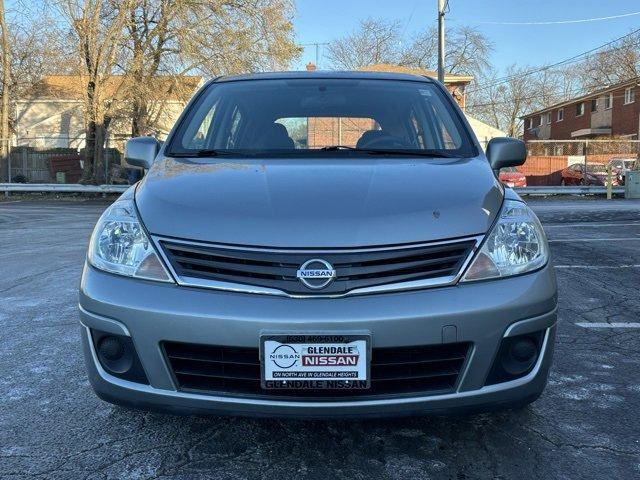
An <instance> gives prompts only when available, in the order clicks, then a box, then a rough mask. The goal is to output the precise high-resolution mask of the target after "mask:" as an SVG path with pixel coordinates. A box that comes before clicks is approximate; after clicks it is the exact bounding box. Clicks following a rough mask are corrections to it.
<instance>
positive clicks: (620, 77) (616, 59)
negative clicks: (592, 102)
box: [572, 32, 640, 91]
mask: <svg viewBox="0 0 640 480" xmlns="http://www.w3.org/2000/svg"><path fill="white" fill-rule="evenodd" d="M572 68H573V69H574V70H578V71H580V72H582V78H583V86H584V89H585V91H589V90H593V89H597V88H602V87H604V86H606V85H613V84H616V83H619V82H622V81H625V80H629V79H632V78H636V77H640V32H637V33H633V34H631V35H629V36H626V37H624V38H623V39H622V40H620V41H618V42H616V43H614V44H613V45H610V46H609V47H607V48H606V49H604V50H601V51H599V52H597V53H596V54H594V55H591V56H589V57H588V58H587V59H586V60H585V61H583V62H581V63H580V64H578V65H574V66H572Z"/></svg>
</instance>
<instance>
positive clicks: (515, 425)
mask: <svg viewBox="0 0 640 480" xmlns="http://www.w3.org/2000/svg"><path fill="white" fill-rule="evenodd" d="M530 203H531V204H532V206H533V207H534V209H535V210H536V212H537V213H538V214H539V216H540V218H541V220H542V222H543V224H544V226H545V229H546V231H547V233H548V236H549V238H550V242H551V243H550V245H551V250H552V254H553V258H554V262H555V264H556V266H557V274H558V280H559V289H560V300H559V329H558V338H557V347H556V356H555V363H554V367H553V370H552V373H551V376H550V380H549V385H548V387H547V389H546V391H545V393H544V394H543V395H542V397H541V398H540V399H539V400H538V401H536V402H535V403H534V404H533V405H531V406H529V407H527V408H525V409H524V410H520V411H505V412H500V413H492V414H481V415H474V416H464V417H425V418H402V419H381V420H358V421H355V420H340V421H302V420H269V419H245V418H228V417H227V418H220V417H179V416H171V415H163V414H157V413H149V412H142V411H136V410H128V409H125V408H121V407H116V406H113V405H110V404H108V403H105V402H103V401H101V400H99V399H98V398H97V397H96V396H95V395H94V394H93V392H92V391H91V388H90V386H89V383H88V381H87V379H86V376H85V371H84V363H83V359H82V353H81V346H80V337H79V330H80V329H79V323H78V315H77V311H76V308H77V306H76V305H77V287H78V281H79V276H80V271H81V267H82V263H83V259H84V255H85V249H86V244H87V240H88V237H89V234H90V231H91V229H92V227H93V224H94V223H95V221H96V219H97V218H98V216H99V215H100V213H101V212H102V211H103V210H104V208H105V207H106V205H107V203H105V202H97V201H85V202H78V201H76V202H64V201H30V200H18V201H9V202H6V201H4V202H0V478H3V479H27V478H29V479H33V478H35V479H58V478H60V479H62V478H64V479H67V478H68V479H82V478H90V479H129V478H132V479H168V478H180V479H274V480H283V479H291V478H295V479H322V480H327V479H331V480H333V479H403V480H405V479H440V478H442V479H455V480H463V479H474V478H492V479H514V478H515V479H529V478H546V479H577V478H621V479H622V478H624V479H627V478H629V479H630V478H640V433H639V432H640V415H639V413H638V412H640V373H639V372H640V341H639V339H640V328H638V327H640V323H639V322H640V318H639V313H640V294H639V292H640V202H638V201H625V200H613V201H610V202H607V201H606V200H556V199H554V200H532V201H531V202H530Z"/></svg>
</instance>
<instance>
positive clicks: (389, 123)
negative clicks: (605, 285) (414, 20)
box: [80, 72, 557, 417]
mask: <svg viewBox="0 0 640 480" xmlns="http://www.w3.org/2000/svg"><path fill="white" fill-rule="evenodd" d="M125 157H126V160H127V161H128V162H129V163H130V164H132V165H136V166H139V167H144V168H145V169H148V173H147V174H146V176H145V177H144V179H143V180H142V181H140V182H139V183H138V184H137V185H134V186H132V187H131V188H130V189H129V190H127V191H126V192H125V193H124V194H123V195H122V196H121V197H120V198H119V199H118V200H117V201H116V202H115V203H113V204H112V205H111V206H110V207H109V208H108V209H107V210H106V211H105V212H104V214H103V215H102V217H101V218H100V220H99V221H98V224H97V225H96V227H95V230H94V232H93V235H92V237H91V240H90V245H89V250H88V254H87V261H86V265H85V267H84V272H83V275H82V282H81V286H80V317H81V321H82V325H83V328H82V337H83V343H84V350H85V357H86V362H87V368H88V373H89V378H90V380H91V384H92V386H93V388H94V390H95V391H96V393H97V394H98V395H99V396H100V397H101V398H103V399H105V400H107V401H109V402H113V403H117V404H123V405H129V406H135V407H142V408H149V409H162V410H168V411H175V412H187V413H189V412H193V413H201V412H211V413H227V414H234V415H266V416H269V415H273V416H289V415H294V416H313V417H323V416H360V415H364V416H366V415H372V416H375V415H392V414H423V413H446V412H463V411H470V410H487V409H493V408H506V407H518V406H523V405H526V404H527V403H530V402H532V401H533V400H535V399H536V398H537V397H538V396H539V395H540V394H541V392H542V390H543V389H544V387H545V385H546V381H547V376H548V372H549V367H550V365H551V359H552V354H553V345H554V337H555V329H556V301H557V293H556V280H555V276H554V272H553V267H552V266H551V264H550V260H549V247H548V244H547V240H546V237H545V234H544V232H543V230H542V227H541V225H540V222H539V221H538V219H537V218H536V216H535V215H534V214H533V212H532V211H531V210H530V209H529V207H528V206H527V205H526V204H525V203H523V202H522V200H521V199H520V198H519V197H518V195H517V194H516V193H515V192H514V191H512V190H510V189H508V188H505V187H504V186H503V185H502V184H501V183H500V181H499V180H498V179H497V176H496V175H497V172H499V170H500V169H501V168H505V167H513V166H516V165H520V164H522V163H523V162H524V160H525V157H526V152H525V148H524V145H523V143H522V142H520V141H518V140H514V139H507V138H498V139H494V140H492V141H491V142H490V143H489V145H488V148H487V151H486V155H485V153H483V151H482V149H481V148H480V145H479V144H478V141H477V140H476V138H475V136H474V134H473V133H472V131H471V129H470V127H469V125H468V123H467V121H466V120H465V117H464V115H463V114H462V112H461V110H460V109H459V108H458V106H457V105H456V103H455V102H454V100H453V99H452V97H451V96H450V95H449V94H448V93H447V91H446V90H445V89H444V87H443V86H442V85H441V84H439V83H437V82H436V81H433V80H431V79H428V78H422V77H418V76H411V75H402V74H388V73H354V72H351V73H340V72H338V73H336V72H334V73H329V72H326V73H322V72H304V73H302V72H301V73H273V74H256V75H246V76H235V77H223V78H218V79H215V80H213V81H211V82H209V83H208V84H206V85H205V86H204V87H203V88H202V89H201V90H200V91H199V92H198V93H197V94H196V95H195V96H194V98H193V99H192V100H191V102H190V103H189V105H188V106H187V107H186V109H185V111H184V113H183V114H182V116H181V117H180V119H179V120H178V122H177V123H176V125H175V127H174V129H173V130H172V132H171V134H170V135H169V137H168V138H167V140H166V142H165V143H163V144H160V143H159V142H158V141H156V140H155V139H153V138H148V137H144V138H134V139H132V140H130V141H129V142H128V144H127V147H126V153H125ZM452 179H455V181H452Z"/></svg>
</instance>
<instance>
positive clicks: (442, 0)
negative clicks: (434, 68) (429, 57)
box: [438, 0, 449, 83]
mask: <svg viewBox="0 0 640 480" xmlns="http://www.w3.org/2000/svg"><path fill="white" fill-rule="evenodd" d="M447 3H449V1H448V0H438V81H439V82H441V83H444V10H445V9H446V8H447Z"/></svg>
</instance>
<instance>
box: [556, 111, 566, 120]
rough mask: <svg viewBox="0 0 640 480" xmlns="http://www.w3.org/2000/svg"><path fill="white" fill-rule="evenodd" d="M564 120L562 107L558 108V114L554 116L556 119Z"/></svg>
mask: <svg viewBox="0 0 640 480" xmlns="http://www.w3.org/2000/svg"><path fill="white" fill-rule="evenodd" d="M562 120H564V108H559V109H558V116H557V117H556V121H558V122H561V121H562Z"/></svg>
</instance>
